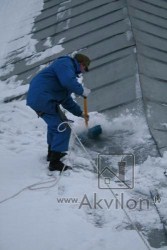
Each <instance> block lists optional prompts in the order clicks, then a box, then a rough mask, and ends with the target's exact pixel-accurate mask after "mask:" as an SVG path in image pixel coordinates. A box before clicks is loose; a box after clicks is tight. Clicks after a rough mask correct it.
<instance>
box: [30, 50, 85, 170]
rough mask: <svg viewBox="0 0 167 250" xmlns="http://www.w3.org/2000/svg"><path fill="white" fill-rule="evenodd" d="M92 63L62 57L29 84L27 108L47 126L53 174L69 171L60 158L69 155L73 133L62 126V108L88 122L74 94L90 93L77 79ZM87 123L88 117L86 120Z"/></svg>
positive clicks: (79, 55)
mask: <svg viewBox="0 0 167 250" xmlns="http://www.w3.org/2000/svg"><path fill="white" fill-rule="evenodd" d="M89 65H90V59H89V57H87V56H86V55H83V54H80V53H77V54H75V55H74V57H71V56H62V57H59V58H57V59H56V60H54V61H53V62H52V63H51V64H50V65H49V66H48V67H46V68H44V69H43V70H42V71H40V72H39V73H38V74H37V75H35V77H34V78H33V79H32V80H31V82H30V87H29V90H28V94H27V105H28V106H30V107H31V108H32V109H33V110H34V111H35V112H36V113H37V114H38V115H39V116H40V117H41V118H42V119H43V120H44V121H45V122H46V124H47V143H48V156H47V160H48V161H50V163H49V170H50V171H62V170H63V171H66V170H67V169H71V167H70V166H65V165H64V164H63V163H62V161H61V158H62V157H63V156H65V155H66V154H67V153H66V152H67V151H68V146H69V140H70V134H71V129H70V126H67V125H65V124H62V125H61V127H60V129H59V125H60V124H61V123H62V122H63V121H65V120H67V118H66V117H65V115H64V113H63V112H62V111H61V109H60V106H59V105H62V107H63V108H65V109H66V110H68V111H69V112H71V113H72V114H73V115H75V116H79V117H83V118H85V115H84V113H83V111H82V110H81V108H80V106H79V105H78V104H77V103H76V102H75V101H74V100H73V98H72V97H71V94H72V93H74V94H76V95H79V96H83V97H87V96H88V95H89V93H90V89H88V88H86V87H84V86H82V84H80V83H79V82H78V80H77V76H78V75H79V74H81V73H84V72H87V71H88V67H89ZM86 119H88V117H86Z"/></svg>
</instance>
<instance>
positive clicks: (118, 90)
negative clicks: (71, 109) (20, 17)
mask: <svg viewBox="0 0 167 250" xmlns="http://www.w3.org/2000/svg"><path fill="white" fill-rule="evenodd" d="M37 2H39V1H37ZM38 4H39V3H38ZM34 9H35V5H34ZM34 12H35V10H34ZM32 15H33V13H32ZM34 16H36V15H34ZM27 19H28V17H27ZM166 20H167V1H165V0H159V1H157V0H127V1H125V0H103V1H101V0H72V1H71V0H68V1H64V0H59V1H54V0H45V1H44V5H43V6H41V12H39V14H38V16H37V17H36V18H35V19H34V25H33V29H32V30H28V29H27V28H26V27H27V26H26V18H25V23H23V24H22V26H23V27H22V29H25V35H23V36H21V37H20V36H19V34H20V33H18V36H17V32H16V35H15V37H14V38H13V39H11V42H10V44H9V48H10V49H8V51H10V53H8V54H7V56H6V60H5V61H4V64H3V61H2V63H1V68H0V72H1V80H6V79H9V77H13V75H14V76H16V79H17V80H21V81H23V82H22V84H26V83H28V82H29V81H30V79H31V77H32V76H33V75H34V74H35V73H36V72H37V71H39V70H40V69H41V68H42V67H44V66H45V65H46V64H47V63H49V62H50V61H51V60H53V59H54V58H56V57H58V56H61V55H64V54H68V53H72V52H73V51H76V50H83V53H85V54H87V55H89V56H90V58H91V59H92V64H91V67H90V69H91V70H90V72H89V73H88V74H86V75H85V76H84V82H85V83H86V85H87V86H88V87H90V88H91V89H92V95H91V98H89V109H90V111H94V110H97V111H107V112H108V111H109V110H110V112H111V114H112V115H113V116H114V115H115V114H118V113H119V112H123V111H124V110H126V108H128V109H131V110H133V109H135V110H137V108H138V105H139V104H138V103H139V102H140V105H142V104H144V109H145V113H146V117H147V121H148V124H149V128H150V131H151V133H152V135H153V137H154V138H155V140H156V142H157V143H158V147H159V149H160V151H161V152H163V151H164V150H165V149H166V148H167V133H166V130H167V116H166V111H167V101H166V100H167V85H166V81H167V70H166V63H167V43H166V40H167V30H166V28H167V23H166ZM29 37H30V39H31V42H30V43H29V44H28V46H27V40H28V39H29ZM19 41H20V42H19ZM18 45H19V46H18ZM21 94H22V93H21ZM11 99H12V98H11ZM9 100H10V99H9ZM141 100H142V101H141Z"/></svg>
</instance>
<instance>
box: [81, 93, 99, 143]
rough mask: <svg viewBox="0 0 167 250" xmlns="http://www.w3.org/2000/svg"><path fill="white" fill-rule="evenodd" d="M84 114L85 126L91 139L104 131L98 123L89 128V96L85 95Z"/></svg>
mask: <svg viewBox="0 0 167 250" xmlns="http://www.w3.org/2000/svg"><path fill="white" fill-rule="evenodd" d="M84 114H85V126H86V128H87V130H88V133H87V136H88V138H90V139H96V138H98V136H99V135H100V134H101V133H102V128H101V126H100V125H96V126H94V127H92V128H88V119H86V117H87V116H88V103H87V97H84Z"/></svg>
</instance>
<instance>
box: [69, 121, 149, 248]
mask: <svg viewBox="0 0 167 250" xmlns="http://www.w3.org/2000/svg"><path fill="white" fill-rule="evenodd" d="M69 126H70V128H71V131H72V133H73V135H74V136H75V138H76V139H77V140H78V142H79V144H80V146H81V148H82V149H83V151H84V152H85V153H86V155H87V156H88V158H89V160H90V162H91V164H92V165H93V166H94V167H95V169H96V170H97V173H98V167H97V165H96V164H95V163H94V161H93V159H92V157H91V155H90V154H89V153H88V151H87V150H86V148H85V147H84V145H83V143H82V142H81V140H80V139H79V137H78V135H77V134H76V133H75V131H74V129H73V128H72V126H71V125H70V124H69ZM101 176H102V178H104V176H103V174H101ZM106 186H107V187H108V188H109V190H110V192H111V193H112V195H113V196H114V198H115V199H117V196H116V194H115V193H114V192H113V190H112V189H111V188H110V187H109V184H107V183H106ZM117 201H118V203H119V205H120V206H121V202H120V201H119V200H118V199H117ZM122 209H123V211H124V213H125V215H126V217H127V218H128V220H129V222H130V223H131V225H132V226H133V228H134V229H135V231H136V232H137V233H138V235H139V237H140V239H141V240H142V242H143V243H144V245H145V247H146V248H147V249H148V250H151V248H150V246H149V245H148V243H147V241H146V240H145V238H144V237H143V235H142V234H141V233H140V231H139V230H138V228H137V226H136V225H135V223H134V222H133V221H132V219H131V218H130V216H129V214H128V212H127V211H126V210H125V208H122Z"/></svg>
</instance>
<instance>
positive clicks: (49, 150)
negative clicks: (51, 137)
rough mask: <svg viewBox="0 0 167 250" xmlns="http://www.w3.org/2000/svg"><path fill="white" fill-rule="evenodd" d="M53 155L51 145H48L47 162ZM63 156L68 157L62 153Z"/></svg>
mask: <svg viewBox="0 0 167 250" xmlns="http://www.w3.org/2000/svg"><path fill="white" fill-rule="evenodd" d="M51 154H52V151H51V145H48V154H47V161H50V160H51ZM60 154H61V157H60V158H62V157H64V156H65V155H67V153H60Z"/></svg>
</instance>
